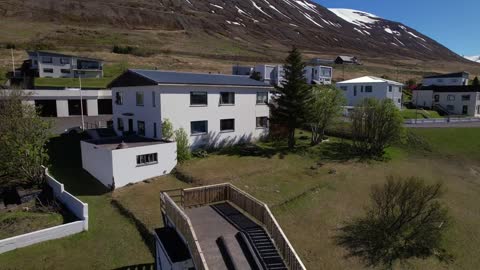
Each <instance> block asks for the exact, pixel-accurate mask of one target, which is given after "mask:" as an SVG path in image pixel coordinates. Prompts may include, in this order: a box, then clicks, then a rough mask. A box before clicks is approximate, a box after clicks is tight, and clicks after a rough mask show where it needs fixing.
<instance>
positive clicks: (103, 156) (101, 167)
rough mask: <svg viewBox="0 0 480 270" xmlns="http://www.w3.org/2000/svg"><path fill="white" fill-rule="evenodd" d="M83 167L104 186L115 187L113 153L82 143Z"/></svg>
mask: <svg viewBox="0 0 480 270" xmlns="http://www.w3.org/2000/svg"><path fill="white" fill-rule="evenodd" d="M80 147H81V150H82V167H83V169H84V170H86V171H87V172H89V173H90V174H91V175H92V176H93V177H95V178H96V179H97V180H98V181H100V182H101V183H102V184H103V185H104V186H106V187H111V186H112V185H113V165H112V151H111V150H108V149H105V148H102V147H98V146H96V145H94V144H91V143H88V142H85V141H81V142H80Z"/></svg>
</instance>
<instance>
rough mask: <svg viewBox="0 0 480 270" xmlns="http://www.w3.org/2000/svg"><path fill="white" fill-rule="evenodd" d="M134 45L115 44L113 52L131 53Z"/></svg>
mask: <svg viewBox="0 0 480 270" xmlns="http://www.w3.org/2000/svg"><path fill="white" fill-rule="evenodd" d="M133 49H134V48H133V47H131V46H118V45H114V46H113V49H112V52H113V53H118V54H131V53H132V52H133Z"/></svg>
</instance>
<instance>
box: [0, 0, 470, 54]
mask: <svg viewBox="0 0 480 270" xmlns="http://www.w3.org/2000/svg"><path fill="white" fill-rule="evenodd" d="M0 16H2V17H3V18H8V19H17V20H18V19H20V20H22V21H31V22H45V23H52V24H56V25H59V24H62V25H63V24H69V25H77V26H78V25H80V26H82V27H87V28H88V27H90V26H92V25H95V26H98V25H109V26H111V27H117V28H126V29H156V30H164V31H182V32H184V33H186V35H190V36H193V35H205V36H209V37H224V38H226V39H229V40H233V41H235V42H237V43H238V44H239V46H244V47H245V46H254V47H255V46H256V47H258V48H263V49H265V47H262V46H264V45H268V46H276V45H281V46H284V47H285V48H287V47H291V46H292V45H293V44H295V45H297V46H298V47H300V48H302V49H304V50H310V51H312V52H322V53H325V54H339V53H351V54H357V55H361V56H369V57H395V58H411V59H424V60H435V59H441V60H446V61H457V62H462V61H463V62H465V60H464V59H463V58H461V57H460V56H458V55H456V54H455V53H453V52H452V51H450V50H448V49H447V48H445V47H444V46H442V45H441V44H439V43H437V42H435V41H434V40H432V39H430V38H428V37H427V36H425V35H422V34H421V33H419V32H417V31H415V30H414V29H411V28H409V27H407V26H405V25H403V24H400V23H396V22H393V21H389V20H385V19H382V18H379V17H377V16H375V15H373V14H368V13H364V12H360V11H354V10H347V9H332V10H329V9H326V8H325V7H323V6H321V5H318V4H316V3H313V2H311V1H309V0H229V1H226V0H225V1H224V0H155V1H147V0H114V1H112V0H82V1H76V0H63V1H58V0H22V1H18V0H0ZM152 38H153V37H152ZM12 42H15V40H12ZM66 42H67V43H68V40H67V41H66ZM211 46H215V44H211Z"/></svg>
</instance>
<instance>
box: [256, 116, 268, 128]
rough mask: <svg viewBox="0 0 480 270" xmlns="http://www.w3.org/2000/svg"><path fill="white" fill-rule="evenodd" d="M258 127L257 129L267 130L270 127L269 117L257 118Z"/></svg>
mask: <svg viewBox="0 0 480 270" xmlns="http://www.w3.org/2000/svg"><path fill="white" fill-rule="evenodd" d="M256 126H257V128H267V127H268V117H266V116H262V117H257V119H256Z"/></svg>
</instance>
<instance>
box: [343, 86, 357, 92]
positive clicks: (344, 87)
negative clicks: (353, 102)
mask: <svg viewBox="0 0 480 270" xmlns="http://www.w3.org/2000/svg"><path fill="white" fill-rule="evenodd" d="M340 89H342V90H343V91H347V90H348V86H340ZM353 89H354V90H356V89H357V86H354V87H353Z"/></svg>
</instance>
